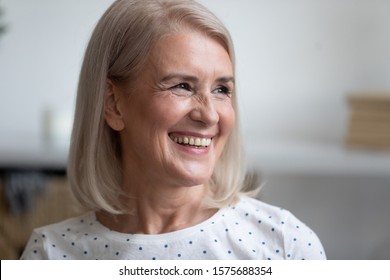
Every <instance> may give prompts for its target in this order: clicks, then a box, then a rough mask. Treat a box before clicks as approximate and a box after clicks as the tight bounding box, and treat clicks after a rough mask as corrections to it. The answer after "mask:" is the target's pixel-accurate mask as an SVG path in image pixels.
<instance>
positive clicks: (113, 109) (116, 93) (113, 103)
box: [104, 80, 125, 131]
mask: <svg viewBox="0 0 390 280" xmlns="http://www.w3.org/2000/svg"><path fill="white" fill-rule="evenodd" d="M121 94H122V93H121V91H120V89H119V88H118V87H117V86H115V85H114V84H113V83H112V81H111V80H107V90H106V94H105V96H104V119H105V120H106V123H107V124H108V126H109V127H111V128H112V129H113V130H115V131H121V130H123V129H124V128H125V124H124V122H123V115H122V113H121V110H120V108H119V101H120V100H121Z"/></svg>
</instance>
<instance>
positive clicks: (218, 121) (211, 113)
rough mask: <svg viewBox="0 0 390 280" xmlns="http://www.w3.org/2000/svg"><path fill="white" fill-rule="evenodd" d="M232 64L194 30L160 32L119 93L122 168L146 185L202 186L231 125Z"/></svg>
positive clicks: (208, 176) (232, 119)
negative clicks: (137, 71)
mask: <svg viewBox="0 0 390 280" xmlns="http://www.w3.org/2000/svg"><path fill="white" fill-rule="evenodd" d="M233 90H234V77H233V68H232V63H231V60H230V57H229V55H228V53H227V52H226V50H225V49H224V48H223V47H222V46H221V45H220V44H219V43H218V42H217V41H216V40H213V39H211V38H209V37H206V36H205V35H202V34H199V33H195V32H193V33H191V32H189V33H176V34H172V35H169V36H166V37H163V38H162V39H161V40H159V41H158V42H157V44H156V45H155V47H154V48H153V49H152V52H151V55H150V57H149V60H148V62H147V64H146V66H145V67H144V68H143V70H142V71H141V73H140V75H139V76H138V78H137V79H136V81H134V82H132V83H131V85H129V86H128V87H127V88H125V89H124V93H122V95H121V96H120V98H119V101H118V103H117V105H118V111H119V112H120V114H121V118H120V119H121V122H122V127H123V129H121V131H120V137H121V143H122V152H123V160H124V168H125V170H124V172H127V171H130V170H131V171H132V172H137V174H138V175H142V176H145V178H147V180H148V181H149V182H151V183H157V184H164V183H165V184H170V185H171V186H194V185H201V184H203V183H206V182H207V181H208V179H209V178H210V176H211V174H212V172H213V169H214V166H215V164H216V162H217V160H218V158H219V157H220V155H221V153H222V150H223V148H224V146H225V143H226V141H227V139H228V137H229V134H230V132H231V131H232V128H233V125H234V118H235V113H234V109H233V104H232V97H231V95H232V94H234V93H233Z"/></svg>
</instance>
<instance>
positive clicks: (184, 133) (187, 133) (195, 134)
mask: <svg viewBox="0 0 390 280" xmlns="http://www.w3.org/2000/svg"><path fill="white" fill-rule="evenodd" d="M168 135H173V136H192V137H197V138H210V139H213V138H214V137H215V134H203V133H198V132H191V131H172V132H169V133H168Z"/></svg>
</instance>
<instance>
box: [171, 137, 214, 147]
mask: <svg viewBox="0 0 390 280" xmlns="http://www.w3.org/2000/svg"><path fill="white" fill-rule="evenodd" d="M170 137H171V139H172V140H173V141H175V142H176V143H178V144H184V145H190V146H196V147H207V146H210V144H211V138H199V137H190V136H184V137H176V136H170Z"/></svg>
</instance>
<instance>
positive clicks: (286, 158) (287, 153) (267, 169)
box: [247, 141, 390, 187]
mask: <svg viewBox="0 0 390 280" xmlns="http://www.w3.org/2000/svg"><path fill="white" fill-rule="evenodd" d="M247 157H248V161H249V166H250V168H254V169H256V170H258V171H259V172H260V173H262V174H264V175H266V174H299V175H329V176H368V177H370V176H374V177H377V176H380V177H386V178H387V177H390V152H389V151H386V150H379V149H362V148H351V147H349V146H346V145H345V144H344V143H321V142H303V141H302V142H287V141H286V142H280V141H268V142H262V143H256V144H254V143H252V144H248V146H247ZM389 187H390V186H389Z"/></svg>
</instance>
